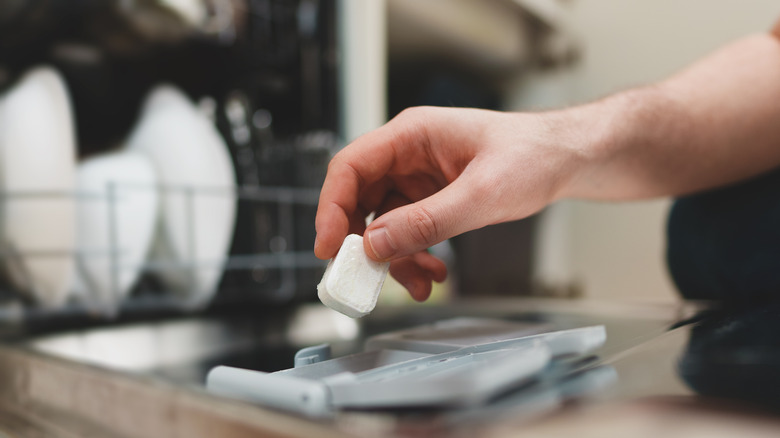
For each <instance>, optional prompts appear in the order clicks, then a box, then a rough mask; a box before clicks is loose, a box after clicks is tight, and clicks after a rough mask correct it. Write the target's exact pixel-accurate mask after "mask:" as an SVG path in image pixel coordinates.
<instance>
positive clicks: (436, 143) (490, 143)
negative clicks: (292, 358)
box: [314, 22, 780, 301]
mask: <svg viewBox="0 0 780 438" xmlns="http://www.w3.org/2000/svg"><path fill="white" fill-rule="evenodd" d="M778 165H780V22H778V23H777V24H776V25H775V27H774V29H773V30H772V31H771V32H769V33H765V34H758V35H753V36H749V37H746V38H743V39H741V40H738V41H736V42H734V43H732V44H730V45H728V46H726V47H724V48H722V49H720V50H719V51H717V52H715V53H714V54H712V55H710V56H708V57H706V58H704V59H702V60H700V61H699V62H697V63H695V64H693V65H692V66H690V67H689V68H687V69H686V70H684V71H682V72H680V73H678V74H677V75H675V76H673V77H671V78H669V79H667V80H665V81H662V82H660V83H657V84H652V85H649V86H645V87H641V88H636V89H632V90H628V91H625V92H622V93H618V94H616V95H614V96H611V97H608V98H606V99H603V100H600V101H597V102H593V103H589V104H585V105H582V106H577V107H572V108H566V109H562V110H557V111H549V112H543V113H512V112H494V111H485V110H477V109H467V108H435V107H418V108H410V109H408V110H405V111H404V112H402V113H401V114H399V115H398V116H397V117H395V118H394V119H393V120H391V121H390V122H388V123H387V124H386V125H384V126H382V127H380V128H378V129H376V130H374V131H372V132H369V133H368V134H365V135H363V136H362V137H360V138H358V139H357V140H355V141H354V142H353V143H351V144H350V145H349V146H347V147H346V148H344V149H343V150H341V151H340V152H339V153H338V154H337V155H336V156H335V157H334V158H333V160H332V161H331V163H330V165H329V167H328V173H327V176H326V178H325V182H324V184H323V188H322V192H321V195H320V201H319V206H318V211H317V218H316V223H315V225H316V229H317V240H316V242H315V247H314V252H315V254H316V255H317V257H320V258H323V259H328V258H331V257H333V256H335V255H336V253H337V252H338V249H339V247H340V246H341V243H342V242H343V240H344V238H345V237H346V236H347V234H349V233H358V234H363V235H364V237H365V238H364V244H365V250H366V253H367V254H368V256H369V257H371V258H372V259H375V260H378V261H391V268H390V273H391V274H392V275H393V276H394V277H395V278H396V279H397V280H398V281H399V282H400V283H401V284H402V285H404V287H406V288H407V289H408V290H409V293H410V294H411V295H412V297H414V298H415V299H417V300H419V301H422V300H425V299H426V298H427V297H428V296H429V295H430V291H431V282H432V281H437V282H440V281H443V280H444V279H445V277H446V275H447V272H446V267H445V265H444V263H442V262H441V261H440V260H438V259H437V258H435V257H434V256H432V255H430V254H428V253H427V252H425V249H426V248H428V247H430V246H431V245H434V244H436V243H438V242H441V241H443V240H446V239H448V238H450V237H453V236H455V235H458V234H461V233H464V232H466V231H470V230H473V229H477V228H481V227H484V226H486V225H491V224H496V223H500V222H505V221H511V220H517V219H522V218H524V217H527V216H529V215H531V214H533V213H536V212H538V211H539V210H541V209H542V208H544V207H545V206H546V205H548V204H550V203H551V202H554V201H556V200H559V199H563V198H578V199H594V200H609V201H619V200H635V199H644V198H652V197H659V196H677V195H682V194H686V193H691V192H696V191H700V190H704V189H708V188H713V187H717V186H721V185H725V184H729V183H732V182H735V181H739V180H742V179H746V178H749V177H751V176H754V175H757V174H760V173H762V172H765V171H768V170H770V169H773V168H775V167H777V166H778ZM370 212H376V213H377V218H376V219H375V220H374V221H373V222H372V223H371V224H370V226H368V227H366V226H365V217H366V216H367V215H368V214H369V213H370Z"/></svg>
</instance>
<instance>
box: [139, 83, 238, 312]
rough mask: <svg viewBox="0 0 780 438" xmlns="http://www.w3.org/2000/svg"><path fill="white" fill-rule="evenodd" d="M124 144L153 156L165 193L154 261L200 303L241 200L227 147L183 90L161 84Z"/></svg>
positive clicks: (178, 289) (218, 269)
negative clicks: (171, 265)
mask: <svg viewBox="0 0 780 438" xmlns="http://www.w3.org/2000/svg"><path fill="white" fill-rule="evenodd" d="M127 145H128V147H129V148H131V149H135V150H138V151H143V152H144V153H146V154H148V156H149V157H150V158H151V159H152V162H153V163H154V165H155V168H156V170H157V175H158V178H159V181H160V184H161V185H162V186H163V191H162V192H161V194H160V199H161V205H160V206H161V216H160V222H159V224H158V228H157V232H156V235H155V238H154V242H153V244H152V259H154V260H158V261H163V262H175V263H176V264H178V265H180V267H179V268H171V269H165V270H161V271H160V272H159V274H160V275H159V276H160V278H161V279H162V280H163V282H164V283H165V285H166V286H167V288H169V289H170V290H171V291H173V292H175V293H178V294H180V295H185V296H186V297H187V304H188V305H189V306H192V307H197V306H202V305H205V304H207V303H208V301H209V299H210V298H211V297H212V296H213V295H214V293H215V292H216V289H217V286H218V283H219V280H220V278H221V276H222V268H223V265H224V261H225V257H226V255H227V252H228V249H229V245H230V242H231V240H232V236H233V227H234V225H235V217H236V207H237V201H236V198H235V188H236V182H235V181H236V177H235V171H234V169H233V163H232V161H231V159H230V152H229V151H228V148H227V145H225V142H224V141H223V140H222V138H221V137H220V135H219V133H217V130H216V129H215V128H214V126H213V124H212V123H211V122H210V121H209V120H208V119H207V118H206V117H205V116H204V115H203V114H202V113H200V112H199V111H198V109H197V107H196V106H195V105H194V104H193V103H192V102H191V101H190V100H189V99H188V98H187V97H186V96H185V95H184V93H182V92H181V91H180V90H178V89H176V88H174V87H172V86H169V85H162V86H158V87H157V88H155V89H154V90H152V91H151V93H150V94H149V96H148V97H147V98H146V101H145V103H144V106H143V109H142V114H141V118H140V120H139V122H138V124H137V125H136V127H135V128H134V130H133V132H132V133H131V134H130V138H129V140H128V142H127Z"/></svg>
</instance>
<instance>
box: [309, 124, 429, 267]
mask: <svg viewBox="0 0 780 438" xmlns="http://www.w3.org/2000/svg"><path fill="white" fill-rule="evenodd" d="M415 125H416V124H411V125H410V124H406V125H403V126H397V124H393V123H388V124H386V125H384V126H382V127H381V128H379V129H376V130H374V131H372V132H370V133H368V134H365V135H363V136H361V137H360V138H358V139H357V140H355V141H354V142H353V143H352V144H350V145H348V146H347V147H345V148H344V149H343V150H341V151H340V152H339V153H338V154H336V156H335V157H333V159H332V160H331V162H330V164H329V165H328V173H327V175H326V177H325V182H324V183H323V185H322V191H321V192H320V199H319V204H318V206H317V216H316V218H315V228H316V231H317V239H316V241H315V244H314V253H315V255H316V256H317V257H319V258H322V259H327V258H331V257H333V256H334V255H335V254H336V252H338V249H339V247H340V246H341V243H342V242H343V241H344V238H345V237H347V233H348V232H349V229H350V224H352V223H353V222H355V221H359V220H364V219H365V218H364V217H357V213H358V212H359V202H360V199H359V197H360V193H361V190H362V189H363V188H364V187H366V186H367V185H368V184H372V183H374V182H377V181H379V180H380V179H382V178H384V177H385V176H387V175H388V173H390V171H391V170H392V169H393V168H394V167H395V166H396V164H397V163H398V161H399V157H401V156H402V155H401V153H402V151H406V154H404V155H406V159H407V160H408V159H409V151H410V146H411V149H414V148H416V147H417V145H418V144H419V140H418V138H419V137H418V136H415V135H413V131H415V128H414V127H415ZM423 137H424V136H423Z"/></svg>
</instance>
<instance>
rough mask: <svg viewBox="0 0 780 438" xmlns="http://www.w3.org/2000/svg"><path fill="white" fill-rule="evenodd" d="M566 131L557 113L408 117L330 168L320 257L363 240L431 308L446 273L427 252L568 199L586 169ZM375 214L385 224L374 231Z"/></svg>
mask: <svg viewBox="0 0 780 438" xmlns="http://www.w3.org/2000/svg"><path fill="white" fill-rule="evenodd" d="M566 122H567V120H566V118H565V117H561V116H560V114H559V113H542V114H525V113H501V112H494V111H486V110H476V109H462V108H434V107H420V108H411V109H408V110H406V111H404V112H403V113H401V114H400V115H398V116H397V117H396V118H394V119H393V120H391V121H390V122H388V123H387V124H386V125H385V126H383V127H381V128H379V129H377V130H375V131H373V132H370V133H368V134H366V135H364V136H362V137H360V138H358V139H357V140H356V141H354V142H353V143H352V144H350V145H349V146H347V147H346V148H344V149H343V150H342V151H340V152H339V153H338V154H337V155H336V156H335V157H334V158H333V160H332V161H331V163H330V165H329V166H328V173H327V176H326V178H325V182H324V184H323V187H322V192H321V195H320V201H319V206H318V211H317V218H316V229H317V240H316V242H315V248H314V251H315V254H316V255H317V257H320V258H323V259H327V258H331V257H333V256H335V254H336V252H338V249H339V247H340V246H341V243H342V242H343V240H344V238H345V237H346V236H347V234H349V233H357V234H363V235H364V237H365V239H364V245H365V250H366V253H367V254H368V256H369V257H371V258H372V259H375V260H378V261H392V264H391V267H390V273H391V274H392V275H393V277H395V278H396V279H397V280H398V281H399V282H400V283H401V284H402V285H404V287H406V288H407V289H408V290H409V292H410V294H411V295H412V297H414V298H415V299H417V300H419V301H423V300H425V299H427V298H428V296H429V295H430V291H431V281H437V282H440V281H443V280H444V279H445V277H446V274H447V272H446V267H445V265H444V263H443V262H441V261H440V260H438V259H437V258H435V257H434V256H432V255H430V254H428V253H427V252H425V251H424V250H425V249H426V248H428V247H430V246H431V245H434V244H436V243H438V242H441V241H443V240H445V239H448V238H450V237H452V236H455V235H458V234H460V233H464V232H466V231H469V230H473V229H476V228H481V227H483V226H486V225H490V224H496V223H499V222H505V221H510V220H516V219H521V218H524V217H526V216H529V215H531V214H533V213H535V212H537V211H538V210H540V209H542V208H543V207H544V206H545V205H547V204H548V203H549V202H551V201H552V200H554V199H556V198H557V197H558V196H559V195H560V194H561V193H562V189H563V187H564V186H565V184H566V183H567V182H568V181H569V179H570V177H571V176H572V173H573V172H572V169H573V168H574V167H575V165H576V163H577V161H578V160H579V154H578V153H577V151H576V149H575V148H574V147H573V146H574V144H575V142H573V141H570V140H567V139H565V138H564V137H566V135H568V134H569V133H570V130H569V129H568V128H569V126H567V125H566ZM578 134H580V135H579V137H582V135H581V132H578ZM578 139H579V138H578ZM371 212H376V215H377V218H376V219H375V220H374V221H373V222H372V223H371V224H370V225H369V226H368V227H366V225H365V218H366V216H367V215H368V214H369V213H371Z"/></svg>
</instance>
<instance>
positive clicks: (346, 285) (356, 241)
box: [317, 234, 390, 318]
mask: <svg viewBox="0 0 780 438" xmlns="http://www.w3.org/2000/svg"><path fill="white" fill-rule="evenodd" d="M389 269H390V263H380V262H375V261H373V260H371V259H370V258H368V256H367V255H366V252H365V250H363V237H362V236H358V235H357V234H350V235H349V236H347V238H346V239H344V243H343V244H341V249H340V250H339V253H338V254H337V255H336V257H334V258H333V259H332V260H331V261H330V263H328V267H327V268H326V269H325V275H323V276H322V281H320V284H318V285H317V295H318V296H319V297H320V301H322V303H323V304H325V305H326V306H328V307H330V308H331V309H333V310H336V311H339V312H341V313H343V314H345V315H347V316H349V317H351V318H361V317H363V316H366V315H368V314H369V313H371V311H372V310H374V306H376V300H377V298H378V297H379V291H381V290H382V284H384V282H385V278H386V277H387V271H388V270H389Z"/></svg>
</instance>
